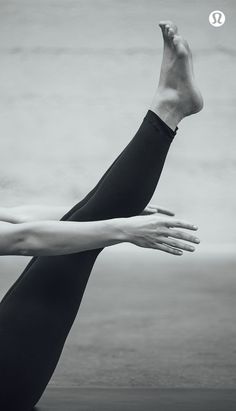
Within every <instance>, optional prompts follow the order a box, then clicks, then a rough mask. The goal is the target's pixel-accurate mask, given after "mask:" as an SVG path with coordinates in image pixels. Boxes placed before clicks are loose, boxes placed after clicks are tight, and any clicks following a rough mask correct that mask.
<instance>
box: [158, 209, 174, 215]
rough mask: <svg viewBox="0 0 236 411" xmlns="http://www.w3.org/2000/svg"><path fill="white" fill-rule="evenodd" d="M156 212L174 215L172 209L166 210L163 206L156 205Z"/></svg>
mask: <svg viewBox="0 0 236 411" xmlns="http://www.w3.org/2000/svg"><path fill="white" fill-rule="evenodd" d="M157 212H158V213H160V214H165V215H169V216H170V217H173V216H174V215H175V213H173V211H170V210H167V209H166V208H163V207H157Z"/></svg>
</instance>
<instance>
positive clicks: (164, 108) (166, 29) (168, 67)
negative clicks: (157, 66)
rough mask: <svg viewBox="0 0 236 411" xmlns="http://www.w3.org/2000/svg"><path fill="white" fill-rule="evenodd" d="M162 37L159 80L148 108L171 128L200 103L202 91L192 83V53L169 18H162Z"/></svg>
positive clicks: (200, 107) (199, 108)
mask: <svg viewBox="0 0 236 411" xmlns="http://www.w3.org/2000/svg"><path fill="white" fill-rule="evenodd" d="M159 26H160V27H161V30H162V34H163V39H164V51H163V60H162V65H161V73H160V80H159V84H158V88H157V91H156V94H155V96H154V99H153V102H152V105H151V107H150V108H151V110H153V111H154V112H155V113H156V114H158V115H159V117H160V118H161V119H162V120H163V121H165V122H166V124H167V125H168V126H169V127H171V128H172V129H175V128H176V126H177V124H178V123H179V122H180V121H181V120H182V119H183V118H184V117H186V116H189V115H191V114H194V113H197V112H199V111H200V110H201V109H202V107H203V99H202V95H201V93H200V91H199V89H198V87H197V85H196V83H195V79H194V74H193V62H192V53H191V50H190V48H189V45H188V43H187V41H186V40H184V39H183V38H182V37H181V36H179V34H178V30H177V27H176V26H175V25H174V24H173V23H172V22H171V21H162V22H160V24H159Z"/></svg>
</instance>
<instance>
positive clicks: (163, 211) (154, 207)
mask: <svg viewBox="0 0 236 411" xmlns="http://www.w3.org/2000/svg"><path fill="white" fill-rule="evenodd" d="M157 213H159V214H165V215H169V216H171V217H173V216H174V215H175V213H173V212H172V211H169V210H167V209H166V208H163V207H158V206H157V205H154V204H148V206H147V207H146V208H145V209H144V210H143V211H142V213H141V215H150V214H157Z"/></svg>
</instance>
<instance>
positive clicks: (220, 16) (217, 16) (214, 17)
mask: <svg viewBox="0 0 236 411" xmlns="http://www.w3.org/2000/svg"><path fill="white" fill-rule="evenodd" d="M224 22H225V15H224V13H223V11H220V10H214V11H212V12H211V13H210V14H209V23H210V24H211V25H212V26H214V27H221V26H223V24H224Z"/></svg>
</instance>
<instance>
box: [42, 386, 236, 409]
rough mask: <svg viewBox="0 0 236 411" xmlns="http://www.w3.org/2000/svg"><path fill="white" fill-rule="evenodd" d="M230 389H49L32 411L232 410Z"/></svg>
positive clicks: (235, 395) (235, 398)
mask: <svg viewBox="0 0 236 411" xmlns="http://www.w3.org/2000/svg"><path fill="white" fill-rule="evenodd" d="M235 408H236V391H233V390H154V389H152V390H150V389H141V390H140V389H139V390H137V389H123V390H122V389H116V390H114V389H113V390H111V389H109V390H106V389H103V390H101V389H100V390H96V389H87V390H86V389H82V390H81V389H78V388H74V389H73V388H69V389H68V388H64V389H61V388H60V389H49V390H48V391H47V392H46V394H45V396H44V397H43V399H42V400H41V401H40V403H39V405H38V406H37V408H35V411H199V410H201V411H226V410H227V411H235Z"/></svg>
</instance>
